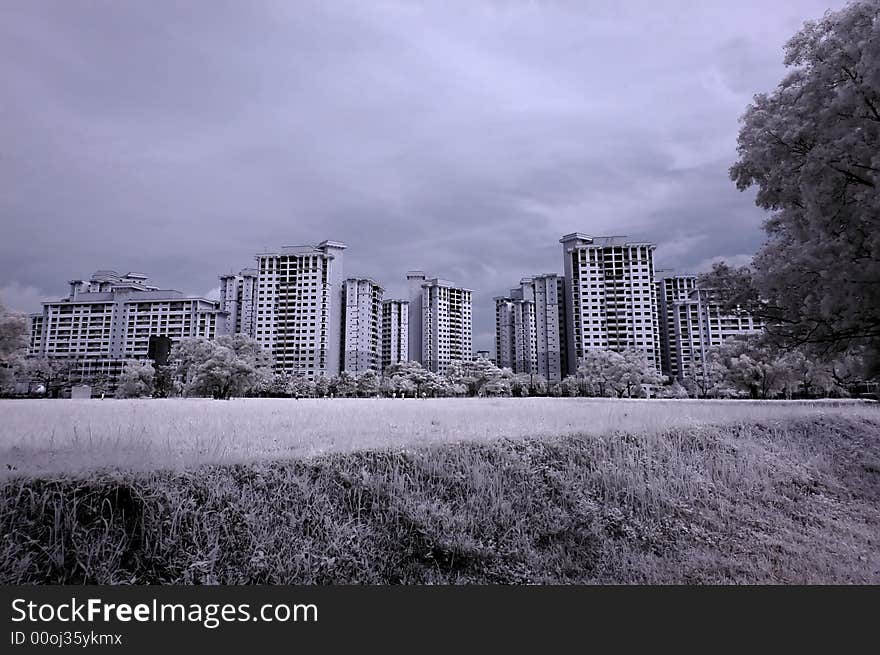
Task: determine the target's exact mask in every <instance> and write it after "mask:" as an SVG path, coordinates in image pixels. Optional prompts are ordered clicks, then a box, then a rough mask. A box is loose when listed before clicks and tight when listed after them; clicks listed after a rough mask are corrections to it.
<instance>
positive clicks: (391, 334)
mask: <svg viewBox="0 0 880 655" xmlns="http://www.w3.org/2000/svg"><path fill="white" fill-rule="evenodd" d="M406 361H409V301H407V300H397V299H394V300H385V301H383V302H382V370H385V369H386V368H388V367H389V366H392V365H393V364H397V363H398V362H406Z"/></svg>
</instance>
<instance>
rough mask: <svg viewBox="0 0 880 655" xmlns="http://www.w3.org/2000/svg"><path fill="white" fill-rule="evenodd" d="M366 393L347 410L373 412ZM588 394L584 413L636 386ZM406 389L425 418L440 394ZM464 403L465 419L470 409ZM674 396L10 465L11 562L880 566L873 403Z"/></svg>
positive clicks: (74, 571)
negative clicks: (80, 464)
mask: <svg viewBox="0 0 880 655" xmlns="http://www.w3.org/2000/svg"><path fill="white" fill-rule="evenodd" d="M164 404H165V403H155V404H154V406H155V407H157V408H161V407H162V406H163V405H164ZM291 404H292V403H291ZM471 404H472V405H473V407H479V408H481V409H482V411H485V412H497V411H498V410H496V409H494V408H495V407H497V405H496V404H495V403H471ZM59 405H60V403H59ZM147 405H149V403H141V404H140V405H137V407H138V409H140V408H141V407H145V406H147ZM347 405H349V403H341V404H340V407H343V406H347ZM358 405H359V404H358V403H352V404H351V405H350V407H351V409H350V412H351V413H347V412H349V410H348V409H342V410H340V417H341V418H340V420H342V418H344V419H346V420H353V419H354V418H356V417H358V416H368V417H372V418H373V419H374V420H375V419H376V418H377V417H378V416H379V415H378V414H370V411H372V410H370V411H368V410H367V409H364V408H359V407H358ZM538 405H539V406H540V405H541V403H538ZM575 405H576V401H575V402H573V403H568V402H566V403H563V404H562V405H561V406H562V407H564V408H565V409H566V411H567V412H568V414H569V417H571V420H573V421H575V420H578V419H576V418H574V417H578V416H580V417H583V418H582V419H581V420H583V424H582V425H581V426H580V428H581V430H584V431H593V430H597V431H598V430H599V429H600V428H601V427H602V426H606V427H607V426H609V425H612V423H611V422H610V421H611V420H612V419H613V418H614V417H615V416H616V417H617V419H623V420H626V419H629V416H628V415H627V414H628V413H629V412H627V411H626V410H627V409H630V408H632V407H633V405H629V404H622V405H620V406H618V405H616V404H605V405H602V404H599V405H597V404H595V403H589V402H587V403H584V404H583V407H584V410H580V408H577V409H575ZM170 406H173V404H172V405H170ZM208 406H210V404H208ZM259 406H260V404H259V403H257V404H251V405H250V407H254V408H256V407H259ZM412 406H413V407H414V408H416V407H417V406H421V409H414V410H413V411H416V412H418V411H421V412H425V415H424V416H425V421H424V422H425V423H426V424H428V423H429V418H430V416H432V415H433V414H432V412H434V411H436V410H435V409H434V406H433V405H432V404H431V403H416V402H413V403H412ZM453 406H455V407H456V408H457V409H458V410H459V411H460V415H459V416H458V417H457V419H456V420H457V422H456V423H455V425H457V426H466V425H467V421H468V420H475V419H476V415H474V414H470V413H469V410H468V408H467V407H466V404H458V403H453ZM505 406H506V407H509V409H510V411H511V412H514V413H516V412H518V411H521V410H522V408H517V407H516V406H515V405H514V404H510V405H507V404H506V403H502V407H505ZM46 407H47V408H48V407H49V406H48V405H47V406H46ZM83 407H84V408H85V406H83ZM119 407H123V406H122V405H120V406H119ZM193 407H205V408H206V411H205V414H204V416H205V417H206V418H207V417H209V416H212V412H209V411H207V406H206V405H200V404H198V403H196V404H195V405H193ZM222 407H229V408H234V407H235V403H232V404H230V405H222V406H221V404H218V405H217V408H218V409H217V410H216V411H217V412H220V413H221V415H225V416H226V417H227V418H228V417H230V416H232V414H229V413H227V414H223V412H224V411H231V409H230V410H224V409H223V408H222ZM242 407H248V405H247V404H245V405H242ZM376 407H377V408H378V407H384V408H386V409H387V411H389V412H394V411H395V410H392V409H390V408H388V405H387V404H378V405H376ZM401 407H402V406H401ZM506 407H505V408H506ZM590 408H592V415H594V416H595V417H596V421H593V422H591V421H589V420H588V417H589V416H590V415H591V412H590ZM681 408H682V411H681V413H668V415H667V416H664V417H663V418H661V417H660V416H658V415H654V416H653V418H652V419H651V420H650V421H649V420H648V419H646V418H644V417H643V418H641V419H639V420H640V421H642V425H643V428H644V425H649V426H652V429H647V430H646V431H644V432H641V433H638V434H632V433H626V432H609V433H606V434H604V435H600V434H582V435H580V436H570V437H545V438H540V439H534V438H526V439H514V440H509V439H497V440H491V441H487V440H486V439H485V437H486V436H487V435H486V434H484V431H480V430H479V429H474V427H473V426H471V427H470V429H469V430H467V429H465V428H463V427H461V429H462V431H463V432H464V433H466V434H468V435H470V436H472V437H476V439H477V442H476V443H462V444H440V445H437V444H432V445H429V446H419V447H407V448H406V449H402V448H387V449H384V450H375V451H357V452H352V453H336V454H329V455H321V456H316V457H311V458H304V459H302V458H300V459H281V460H275V461H262V462H254V463H250V464H235V465H228V464H227V465H219V466H218V465H206V466H202V467H200V468H197V469H192V470H188V471H153V472H109V473H93V474H91V475H87V476H86V475H78V476H68V475H61V476H57V475H56V476H46V477H41V478H34V477H26V476H22V477H16V478H12V479H7V480H6V481H5V482H3V483H2V484H0V535H2V539H0V583H35V584H44V583H74V584H79V583H116V584H132V583H134V584H145V583H158V584H164V583H182V584H194V583H230V584H232V583H245V584H250V583H264V584H312V583H319V584H321V583H421V584H424V583H472V582H479V583H606V582H615V583H630V582H636V583H880V419H878V416H877V414H876V412H873V411H869V410H867V409H856V408H850V409H848V410H846V411H838V410H837V409H828V410H821V411H820V410H818V409H815V410H813V409H810V410H806V411H804V410H802V409H798V411H796V412H795V413H798V412H801V414H802V415H801V416H800V417H798V416H795V415H790V414H789V415H787V414H786V412H791V411H794V409H793V408H784V407H779V408H778V409H777V408H776V407H772V408H770V407H768V408H764V407H761V408H752V411H753V412H755V414H763V418H759V419H756V420H755V422H753V423H748V422H746V423H742V422H739V419H741V418H742V416H739V419H738V418H737V415H736V414H737V412H739V411H740V407H739V406H737V407H731V408H729V410H725V411H727V414H728V416H727V424H726V425H721V426H717V425H716V426H710V425H704V426H693V425H691V426H689V427H678V428H667V429H665V430H664V429H662V428H661V425H662V424H663V423H664V422H665V423H667V424H668V423H669V422H671V421H675V420H680V419H683V415H684V414H685V413H686V412H698V411H699V410H697V409H694V408H692V407H690V406H688V405H682V406H681ZM743 408H745V406H743ZM101 409H102V410H103V408H101ZM602 409H604V412H603V411H601V410H602ZM116 411H118V409H117V410H116ZM156 411H158V409H157V410H156ZM301 411H303V412H307V410H306V409H305V407H303V408H302V410H301ZM397 411H398V412H400V413H396V414H391V416H393V417H394V418H393V420H394V421H397V422H402V420H403V419H402V418H401V416H406V420H407V421H410V422H414V421H416V420H417V417H416V416H415V415H407V412H409V411H410V410H409V408H406V410H403V409H401V410H397ZM646 411H650V410H649V409H646ZM499 414H500V413H499ZM537 414H538V415H540V414H539V413H537ZM136 416H137V417H138V418H139V421H140V422H139V423H136V424H135V426H136V427H133V428H132V431H131V432H129V433H126V434H127V435H129V436H131V435H137V434H138V430H140V433H141V434H144V432H143V429H144V424H145V423H147V418H146V417H144V413H140V414H137V415H136ZM520 416H522V415H520ZM706 418H709V417H707V416H704V417H702V418H700V417H695V416H691V417H684V419H685V420H684V422H689V421H691V422H692V421H698V420H705V419H706ZM717 418H719V419H721V418H723V417H717ZM151 419H152V420H153V421H156V420H157V419H156V417H155V415H153V416H151ZM536 419H537V416H536ZM545 419H546V417H545ZM78 420H82V416H80V417H79V419H78ZM285 420H288V421H290V420H291V419H290V418H288V419H285ZM313 420H317V419H314V417H313ZM447 420H449V421H452V420H454V419H453V418H447ZM633 420H635V419H633ZM274 421H275V423H276V424H278V423H280V422H281V421H282V419H281V418H280V417H276V418H275V419H274ZM384 422H385V423H388V422H389V419H388V418H386V419H385V421H384ZM721 422H722V423H723V422H724V421H723V420H721ZM49 424H51V422H49ZM154 424H159V425H167V423H162V422H158V423H154ZM117 425H119V424H118V423H117ZM187 425H189V424H187ZM237 425H238V426H239V427H238V428H236V429H240V426H241V424H237ZM340 425H342V426H345V425H346V424H344V423H341V424H340ZM352 425H353V424H348V427H352ZM407 425H409V423H407ZM614 425H616V426H617V427H620V420H618V421H617V422H616V423H614ZM68 429H70V426H68ZM105 429H109V428H105ZM210 429H223V424H222V422H218V421H217V419H215V418H211V419H210V421H209V422H208V424H207V426H199V429H198V432H199V433H201V434H205V433H206V430H210ZM225 429H226V430H229V431H231V430H232V429H233V426H226V428H225ZM288 429H289V430H293V429H294V428H293V427H292V425H291V427H289V428H288ZM327 429H332V426H328V428H327ZM426 429H427V428H423V429H422V431H421V432H418V434H420V435H422V439H423V441H424V442H432V441H437V440H438V439H432V438H431V437H430V432H427V433H426V432H425V430H426ZM59 430H60V428H59ZM527 430H528V425H524V426H521V428H520V430H518V434H522V433H523V432H525V431H527ZM365 432H367V433H368V434H375V432H374V431H371V430H370V429H369V428H368V429H367V430H365ZM239 434H240V436H244V435H243V434H241V433H239ZM404 437H405V433H404V432H401V433H399V434H398V437H396V438H404ZM353 443H354V442H353V439H352V438H351V437H346V438H345V441H344V443H335V444H333V445H334V447H343V446H344V447H346V448H347V447H350V446H351V445H352V444H353ZM93 452H94V453H96V454H97V451H93ZM120 452H122V451H120ZM140 452H143V453H145V454H149V453H150V452H151V451H150V449H149V448H145V449H143V450H142V451H140ZM304 452H307V451H304ZM119 454H120V453H117V454H116V455H114V456H119ZM227 455H228V454H227ZM126 461H127V462H128V463H132V461H131V460H126ZM169 461H170V460H169Z"/></svg>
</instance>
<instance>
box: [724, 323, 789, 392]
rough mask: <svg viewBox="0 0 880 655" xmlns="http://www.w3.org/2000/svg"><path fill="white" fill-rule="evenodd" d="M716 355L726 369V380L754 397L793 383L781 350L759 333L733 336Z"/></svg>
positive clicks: (781, 388)
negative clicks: (747, 335)
mask: <svg viewBox="0 0 880 655" xmlns="http://www.w3.org/2000/svg"><path fill="white" fill-rule="evenodd" d="M716 356H717V357H718V358H719V361H721V362H722V363H723V364H724V366H725V368H726V369H727V372H726V374H725V381H726V382H727V383H728V384H730V385H731V386H733V387H734V388H736V389H739V390H740V391H743V392H746V393H748V394H749V396H751V397H752V398H761V399H767V398H772V397H774V396H775V395H777V394H778V393H779V392H781V391H782V390H783V389H785V388H786V386H788V385H789V384H790V380H791V369H790V368H788V367H787V366H786V363H785V361H784V360H783V359H782V354H781V353H780V352H779V351H778V350H777V349H776V348H774V347H773V346H772V345H771V344H769V343H768V342H767V341H765V340H764V339H762V338H761V337H760V336H751V337H747V338H742V339H734V338H730V339H728V340H727V341H725V342H724V344H723V345H721V346H720V347H719V348H718V349H717V351H716Z"/></svg>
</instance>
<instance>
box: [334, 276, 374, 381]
mask: <svg viewBox="0 0 880 655" xmlns="http://www.w3.org/2000/svg"><path fill="white" fill-rule="evenodd" d="M383 292H384V290H383V289H382V287H380V286H379V285H378V284H377V283H376V282H375V281H373V280H370V279H369V278H349V279H347V280H346V281H345V283H344V286H343V294H342V295H343V303H344V304H343V308H344V314H343V319H342V320H343V358H344V359H343V366H342V368H343V370H345V371H349V372H350V373H362V372H364V371H368V370H372V371H379V370H380V369H381V365H382V294H383Z"/></svg>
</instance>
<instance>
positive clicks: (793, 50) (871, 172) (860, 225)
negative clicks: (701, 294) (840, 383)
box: [730, 0, 880, 365]
mask: <svg viewBox="0 0 880 655" xmlns="http://www.w3.org/2000/svg"><path fill="white" fill-rule="evenodd" d="M878 16H880V0H860V1H858V2H854V3H852V4H850V5H848V6H847V7H846V8H844V9H842V10H840V11H837V12H828V13H826V14H825V16H824V18H823V19H822V20H819V21H816V22H808V23H806V24H805V25H804V27H803V29H801V30H800V31H799V32H798V33H797V34H796V35H795V36H794V37H793V38H792V39H791V40H790V41H789V42H788V43H787V45H786V47H785V52H786V55H785V64H786V66H787V67H789V68H790V71H789V72H788V74H787V75H786V76H785V78H784V79H783V80H782V81H781V82H780V83H779V85H778V86H777V88H776V89H775V90H774V91H773V92H772V93H768V94H759V95H756V96H755V98H754V101H753V103H752V104H751V105H750V106H749V107H748V109H747V110H746V113H745V115H744V116H743V118H742V128H741V130H740V133H739V147H738V153H739V159H738V161H737V162H736V163H735V164H734V166H733V167H732V168H731V170H730V175H731V178H732V179H733V180H734V181H735V182H736V184H737V187H738V188H739V189H740V190H744V189H747V188H749V187H752V186H754V187H756V188H757V191H758V193H757V198H756V203H757V204H758V206H760V207H762V208H764V209H767V210H769V211H770V212H771V214H770V216H769V218H768V219H767V221H766V223H765V230H766V232H767V235H768V239H767V242H766V243H765V245H764V246H763V247H762V249H761V250H760V251H759V252H758V253H757V254H756V256H755V258H754V260H753V266H752V280H751V282H752V283H753V285H754V293H753V294H752V300H753V303H752V304H751V305H750V306H749V308H750V309H752V310H753V311H756V312H758V313H759V314H761V315H762V316H763V317H764V318H766V319H767V321H768V324H769V329H770V332H771V336H774V337H776V338H777V342H778V343H784V344H787V345H806V346H808V347H810V348H812V349H814V350H817V351H819V352H820V353H822V354H823V355H828V356H830V355H832V354H833V353H835V352H840V351H858V350H862V351H864V352H865V353H866V354H867V355H869V359H870V360H872V361H873V362H874V364H875V365H877V363H878V362H880V229H878V228H880V195H878V184H880V177H878V173H880V20H878ZM740 273H742V272H740ZM742 281H743V280H742V279H741V280H740V282H742ZM758 298H760V301H759V300H758ZM740 300H742V297H741V298H740Z"/></svg>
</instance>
